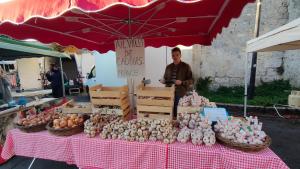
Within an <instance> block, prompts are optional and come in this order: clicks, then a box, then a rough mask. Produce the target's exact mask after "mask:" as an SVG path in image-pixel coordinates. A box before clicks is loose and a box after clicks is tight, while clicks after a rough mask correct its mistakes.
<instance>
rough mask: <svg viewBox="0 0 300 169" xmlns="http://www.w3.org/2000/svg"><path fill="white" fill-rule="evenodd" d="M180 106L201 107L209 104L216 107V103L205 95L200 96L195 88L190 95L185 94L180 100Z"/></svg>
mask: <svg viewBox="0 0 300 169" xmlns="http://www.w3.org/2000/svg"><path fill="white" fill-rule="evenodd" d="M178 105H179V106H182V107H187V106H193V107H200V106H207V107H216V104H215V103H213V102H209V100H208V99H207V98H205V97H203V96H199V95H198V93H197V92H196V91H195V90H193V92H192V94H191V95H189V96H184V97H182V98H181V99H180V100H179V103H178Z"/></svg>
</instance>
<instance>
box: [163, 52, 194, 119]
mask: <svg viewBox="0 0 300 169" xmlns="http://www.w3.org/2000/svg"><path fill="white" fill-rule="evenodd" d="M172 59H173V63H171V64H169V65H168V66H167V67H166V70H165V74H164V79H163V80H162V81H161V82H162V83H164V84H166V86H167V87H170V86H172V84H175V98H174V107H173V114H174V117H177V106H178V102H179V99H180V98H181V97H183V96H184V95H186V93H187V91H188V90H189V88H190V86H191V85H193V82H194V80H193V74H192V70H191V67H190V65H189V64H187V63H185V62H183V61H181V50H180V49H179V48H178V47H175V48H173V49H172Z"/></svg>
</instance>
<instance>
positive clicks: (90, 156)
mask: <svg viewBox="0 0 300 169" xmlns="http://www.w3.org/2000/svg"><path fill="white" fill-rule="evenodd" d="M71 143H72V144H71V145H72V151H73V154H74V156H75V160H74V161H75V164H76V165H77V166H78V167H80V168H87V167H95V166H96V167H101V168H111V169H117V168H122V169H135V168H143V169H147V168H149V169H153V168H157V169H160V168H165V166H166V151H167V149H166V145H165V144H162V143H159V142H145V143H140V142H128V141H122V140H102V139H101V138H99V137H96V138H86V137H85V136H84V135H83V134H82V135H78V136H74V137H72V142H71Z"/></svg>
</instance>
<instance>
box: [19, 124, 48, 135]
mask: <svg viewBox="0 0 300 169" xmlns="http://www.w3.org/2000/svg"><path fill="white" fill-rule="evenodd" d="M46 125H47V123H44V124H38V125H34V126H22V125H19V124H17V123H14V126H15V128H18V129H19V130H21V131H23V132H26V133H34V132H39V131H43V130H46Z"/></svg>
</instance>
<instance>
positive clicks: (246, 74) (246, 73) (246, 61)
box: [244, 53, 248, 117]
mask: <svg viewBox="0 0 300 169" xmlns="http://www.w3.org/2000/svg"><path fill="white" fill-rule="evenodd" d="M247 77H248V53H246V57H245V75H244V82H245V93H244V117H247V99H248V96H247V95H248V94H247V87H248V84H247V83H248V80H247V79H248V78H247Z"/></svg>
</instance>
